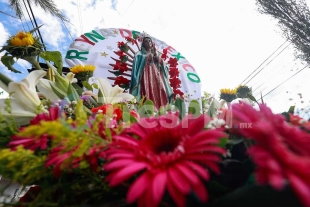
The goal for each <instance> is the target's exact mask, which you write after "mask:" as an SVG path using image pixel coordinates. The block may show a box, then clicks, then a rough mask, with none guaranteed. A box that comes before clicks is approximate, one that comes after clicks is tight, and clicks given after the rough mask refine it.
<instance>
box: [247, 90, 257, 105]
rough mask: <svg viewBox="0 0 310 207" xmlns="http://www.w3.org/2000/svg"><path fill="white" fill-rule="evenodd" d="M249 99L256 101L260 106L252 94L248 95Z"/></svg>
mask: <svg viewBox="0 0 310 207" xmlns="http://www.w3.org/2000/svg"><path fill="white" fill-rule="evenodd" d="M247 96H248V98H249V99H251V100H252V101H254V102H255V103H257V104H259V103H258V102H257V100H256V98H255V97H254V96H252V94H250V93H248V94H247Z"/></svg>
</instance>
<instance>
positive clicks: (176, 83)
mask: <svg viewBox="0 0 310 207" xmlns="http://www.w3.org/2000/svg"><path fill="white" fill-rule="evenodd" d="M169 80H170V86H171V87H172V88H180V87H181V81H180V79H178V78H177V77H174V78H170V79H169Z"/></svg>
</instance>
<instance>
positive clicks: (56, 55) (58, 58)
mask: <svg viewBox="0 0 310 207" xmlns="http://www.w3.org/2000/svg"><path fill="white" fill-rule="evenodd" d="M40 57H41V58H43V59H44V60H47V61H52V62H54V63H55V65H56V67H57V72H58V73H59V74H62V67H63V63H62V55H61V53H60V52H59V51H42V52H41V53H40Z"/></svg>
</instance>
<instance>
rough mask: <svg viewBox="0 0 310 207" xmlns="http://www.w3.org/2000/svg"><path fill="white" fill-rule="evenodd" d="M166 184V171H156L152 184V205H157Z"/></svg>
mask: <svg viewBox="0 0 310 207" xmlns="http://www.w3.org/2000/svg"><path fill="white" fill-rule="evenodd" d="M166 185H167V173H166V171H161V172H159V173H157V174H156V175H155V176H154V178H153V184H152V197H153V199H152V202H153V203H154V206H158V205H159V203H160V201H161V199H162V197H163V195H164V193H165V189H166Z"/></svg>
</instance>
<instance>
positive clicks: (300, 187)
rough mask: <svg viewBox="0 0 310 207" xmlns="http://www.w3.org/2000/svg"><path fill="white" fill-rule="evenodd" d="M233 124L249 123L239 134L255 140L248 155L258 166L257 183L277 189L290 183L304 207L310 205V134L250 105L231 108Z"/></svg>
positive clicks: (267, 111)
mask: <svg viewBox="0 0 310 207" xmlns="http://www.w3.org/2000/svg"><path fill="white" fill-rule="evenodd" d="M232 116H233V123H235V124H236V125H237V126H240V123H249V125H248V126H250V127H247V128H238V129H237V130H238V133H240V134H241V135H243V136H245V137H247V138H252V139H253V140H254V143H255V144H254V145H253V146H252V147H250V148H249V150H248V153H249V155H250V156H251V157H252V159H253V161H254V163H255V164H256V166H257V169H256V172H255V173H256V178H257V181H258V183H260V184H267V183H269V184H270V185H271V186H272V187H274V188H275V189H278V190H281V189H283V188H284V186H285V183H286V181H289V183H290V185H291V187H292V189H293V190H294V191H295V192H296V194H297V196H298V197H299V198H300V200H301V202H302V203H303V204H304V205H305V206H310V196H309V195H310V176H309V172H310V134H309V133H307V132H305V131H303V130H301V129H300V128H299V127H296V126H292V125H290V124H289V123H287V122H285V119H284V117H283V116H282V115H276V114H273V113H272V112H271V110H270V109H269V108H268V107H267V106H265V105H260V110H259V111H257V110H255V109H254V108H253V107H252V106H250V105H248V104H245V103H244V104H234V105H233V106H232Z"/></svg>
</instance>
